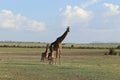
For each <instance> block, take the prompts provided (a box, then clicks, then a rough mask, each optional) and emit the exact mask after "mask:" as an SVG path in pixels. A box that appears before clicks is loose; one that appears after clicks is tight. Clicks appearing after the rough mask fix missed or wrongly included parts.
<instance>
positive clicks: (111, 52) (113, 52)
mask: <svg viewBox="0 0 120 80" xmlns="http://www.w3.org/2000/svg"><path fill="white" fill-rule="evenodd" d="M108 55H117V52H115V50H114V49H113V48H110V49H109V53H108Z"/></svg>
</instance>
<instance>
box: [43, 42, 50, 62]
mask: <svg viewBox="0 0 120 80" xmlns="http://www.w3.org/2000/svg"><path fill="white" fill-rule="evenodd" d="M48 48H49V44H47V45H46V50H45V52H43V53H42V54H41V62H44V61H45V59H47V57H48Z"/></svg>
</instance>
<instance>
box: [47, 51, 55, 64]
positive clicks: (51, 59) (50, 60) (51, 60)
mask: <svg viewBox="0 0 120 80" xmlns="http://www.w3.org/2000/svg"><path fill="white" fill-rule="evenodd" d="M53 59H54V58H53V57H52V53H48V60H49V64H53Z"/></svg>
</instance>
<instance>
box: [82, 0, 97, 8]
mask: <svg viewBox="0 0 120 80" xmlns="http://www.w3.org/2000/svg"><path fill="white" fill-rule="evenodd" d="M98 1H99V0H88V1H87V2H85V3H84V4H82V5H81V6H82V7H83V8H85V7H88V6H89V5H92V4H94V3H97V2H98Z"/></svg>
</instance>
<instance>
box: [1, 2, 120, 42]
mask: <svg viewBox="0 0 120 80" xmlns="http://www.w3.org/2000/svg"><path fill="white" fill-rule="evenodd" d="M67 26H70V28H71V30H70V32H69V33H68V35H67V37H66V39H65V40H64V42H66V43H90V42H120V36H119V35H120V1H119V0H0V41H33V42H53V41H55V40H56V38H57V37H59V36H60V35H62V34H63V33H64V31H65V30H66V27H67Z"/></svg>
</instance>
